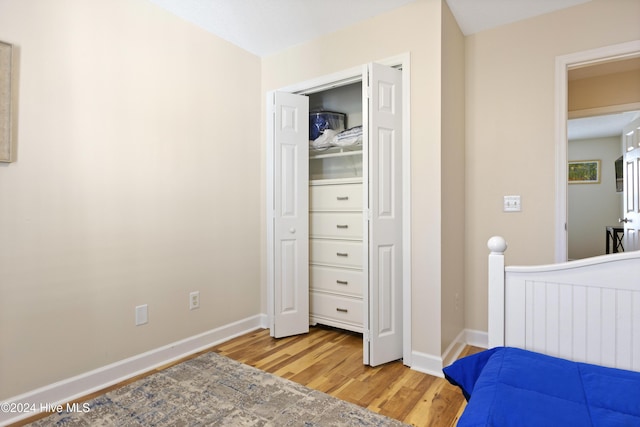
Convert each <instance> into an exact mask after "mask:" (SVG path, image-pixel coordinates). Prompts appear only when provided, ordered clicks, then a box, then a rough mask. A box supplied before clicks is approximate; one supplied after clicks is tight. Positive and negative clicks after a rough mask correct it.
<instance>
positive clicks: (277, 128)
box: [271, 93, 309, 338]
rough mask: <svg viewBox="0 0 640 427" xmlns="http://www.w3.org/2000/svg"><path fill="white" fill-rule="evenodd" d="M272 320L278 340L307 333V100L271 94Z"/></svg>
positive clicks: (297, 96)
mask: <svg viewBox="0 0 640 427" xmlns="http://www.w3.org/2000/svg"><path fill="white" fill-rule="evenodd" d="M273 119H274V123H273V131H274V141H275V147H274V153H273V160H274V165H273V172H274V173H273V175H274V176H273V188H274V192H273V193H274V200H273V204H274V206H273V208H274V239H273V240H274V242H273V243H274V247H273V252H274V253H273V259H274V283H275V286H274V309H273V313H274V319H273V330H272V331H271V334H272V335H273V336H274V337H276V338H281V337H286V336H291V335H297V334H302V333H307V332H309V99H308V98H307V97H306V96H299V95H293V94H290V93H276V94H275V110H274V117H273Z"/></svg>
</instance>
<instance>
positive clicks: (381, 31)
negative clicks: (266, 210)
mask: <svg viewBox="0 0 640 427" xmlns="http://www.w3.org/2000/svg"><path fill="white" fill-rule="evenodd" d="M441 16H442V2H441V0H418V1H415V2H413V3H410V4H408V5H407V6H404V7H402V8H400V9H397V10H394V11H392V12H389V13H386V14H384V15H381V16H378V17H376V18H373V19H370V20H367V21H365V22H363V23H360V24H357V25H354V26H352V27H349V28H347V29H345V30H343V31H338V32H336V33H333V34H330V35H328V36H325V37H322V38H320V39H318V40H315V41H313V42H310V43H307V44H304V45H302V46H299V47H295V48H292V49H289V50H286V51H284V52H281V53H278V54H275V55H272V56H270V57H267V58H264V60H263V64H262V67H263V72H262V76H263V82H262V87H263V92H264V93H263V97H262V99H264V97H265V94H266V92H268V91H270V90H274V89H278V88H282V87H286V86H289V85H293V84H297V83H301V82H304V81H305V80H309V79H312V78H316V77H321V76H324V75H327V74H331V73H335V72H339V71H342V70H345V69H348V68H351V67H354V66H358V65H361V64H365V63H368V62H371V61H376V60H380V59H384V58H388V57H392V56H396V55H398V54H401V53H405V52H409V53H410V55H411V82H410V84H411V179H412V192H411V202H412V208H411V215H412V223H411V227H412V251H413V253H412V282H413V288H412V300H413V303H412V314H413V319H412V323H413V325H414V326H413V336H412V341H413V349H414V351H419V352H423V353H428V354H431V355H435V356H439V355H440V351H441V349H440V340H441V331H440V327H439V325H440V323H441V318H440V316H441V312H440V311H441V310H440V299H441V296H440V283H441V274H442V270H441V266H442V255H441V251H440V250H439V248H440V239H441V228H440V224H441V219H442V218H441V203H442V202H441V200H442V194H441V186H440V178H441V146H440V140H441V90H442V89H441V84H440V82H441V72H442V70H441V61H440V57H441V27H442V23H441ZM265 145H266V143H263V146H265ZM264 156H265V154H264V152H263V158H264ZM265 187H266V185H265ZM265 276H266V274H265ZM265 310H266V308H265Z"/></svg>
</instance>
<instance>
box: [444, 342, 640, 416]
mask: <svg viewBox="0 0 640 427" xmlns="http://www.w3.org/2000/svg"><path fill="white" fill-rule="evenodd" d="M443 371H444V374H445V377H446V378H447V380H449V382H450V383H452V384H454V385H456V386H458V387H460V388H461V389H462V393H463V394H464V396H465V398H466V399H467V401H468V403H467V407H466V409H465V411H464V413H463V414H462V416H461V417H460V420H459V422H458V427H469V426H474V427H475V426H492V427H500V426H523V427H527V426H532V427H541V426H544V427H552V426H562V427H566V426H603V427H604V426H606V427H611V426H640V372H634V371H626V370H622V369H615V368H606V367H603V366H598V365H592V364H587V363H579V362H572V361H569V360H566V359H560V358H557V357H552V356H547V355H544V354H540V353H535V352H531V351H528V350H521V349H518V348H513V347H496V348H493V349H490V350H486V351H483V352H480V353H477V354H474V355H472V356H468V357H465V358H462V359H459V360H458V361H456V362H454V363H452V364H451V365H450V366H448V367H446V368H444V370H443Z"/></svg>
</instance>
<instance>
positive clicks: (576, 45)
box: [465, 0, 640, 331]
mask: <svg viewBox="0 0 640 427" xmlns="http://www.w3.org/2000/svg"><path fill="white" fill-rule="evenodd" d="M638 16H640V1H638V0H616V1H615V2H611V1H609V0H593V1H591V2H588V3H584V4H582V5H578V6H575V7H572V8H569V9H565V10H561V11H558V12H555V13H552V14H548V15H542V16H539V17H536V18H533V19H529V20H526V21H521V22H518V23H514V24H511V25H506V26H503V27H500V28H496V29H493V30H487V31H484V32H481V33H478V34H476V35H473V36H470V37H467V40H466V45H467V52H466V66H467V117H466V121H467V125H466V135H467V137H466V147H467V148H466V150H467V151H466V158H467V176H466V185H467V205H466V210H467V215H466V232H467V239H466V242H465V243H466V245H465V246H466V251H467V252H466V255H467V257H466V264H465V267H466V276H467V281H466V304H465V307H466V313H465V314H466V316H467V318H466V326H467V328H470V329H476V330H482V331H486V330H487V304H486V301H487V279H486V278H487V268H486V264H487V255H488V250H487V248H486V242H487V239H488V238H489V237H491V236H492V235H496V234H498V235H502V236H504V237H505V238H506V239H507V242H508V244H509V249H508V251H507V255H506V261H507V263H508V264H537V263H550V262H553V260H554V242H555V234H554V230H555V222H554V221H555V219H554V209H555V204H554V203H555V202H554V196H555V163H554V162H555V136H554V131H555V127H554V126H555V125H554V97H555V60H556V57H557V56H561V55H567V54H571V53H575V52H581V51H585V50H590V49H595V48H599V47H603V46H608V45H613V44H617V43H622V42H626V41H630V40H639V39H640V26H638V21H637V17H638ZM594 22H597V23H598V25H593V23H594ZM510 194H520V195H521V196H522V212H520V213H503V212H502V197H503V196H504V195H510Z"/></svg>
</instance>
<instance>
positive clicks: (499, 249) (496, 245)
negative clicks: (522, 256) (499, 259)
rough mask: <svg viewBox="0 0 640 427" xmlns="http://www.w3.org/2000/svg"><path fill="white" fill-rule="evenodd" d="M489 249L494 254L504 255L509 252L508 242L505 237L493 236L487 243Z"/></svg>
mask: <svg viewBox="0 0 640 427" xmlns="http://www.w3.org/2000/svg"><path fill="white" fill-rule="evenodd" d="M487 247H488V248H489V250H490V251H491V253H492V254H503V253H504V251H506V250H507V241H506V240H504V237H500V236H493V237H492V238H490V239H489V241H488V242H487Z"/></svg>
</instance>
